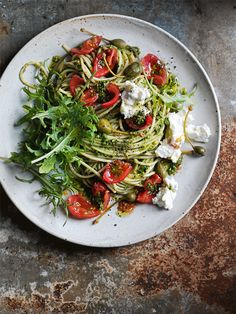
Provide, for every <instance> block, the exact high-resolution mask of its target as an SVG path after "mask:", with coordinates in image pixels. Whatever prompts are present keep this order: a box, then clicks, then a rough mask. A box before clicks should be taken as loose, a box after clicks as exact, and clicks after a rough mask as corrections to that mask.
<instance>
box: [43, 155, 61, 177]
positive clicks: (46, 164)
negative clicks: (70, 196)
mask: <svg viewBox="0 0 236 314" xmlns="http://www.w3.org/2000/svg"><path fill="white" fill-rule="evenodd" d="M56 160H57V158H56V155H52V156H50V157H49V158H47V159H44V161H43V163H42V165H41V166H40V167H39V173H49V172H50V171H51V170H53V168H54V167H55V163H56Z"/></svg>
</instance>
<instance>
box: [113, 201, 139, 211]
mask: <svg viewBox="0 0 236 314" xmlns="http://www.w3.org/2000/svg"><path fill="white" fill-rule="evenodd" d="M134 208H135V204H134V203H130V202H127V201H120V202H119V204H118V208H117V209H118V211H119V212H123V213H127V214H130V213H132V211H133V210H134Z"/></svg>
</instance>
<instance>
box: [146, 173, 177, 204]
mask: <svg viewBox="0 0 236 314" xmlns="http://www.w3.org/2000/svg"><path fill="white" fill-rule="evenodd" d="M164 183H165V186H162V187H161V188H160V189H159V191H158V193H157V194H156V196H155V197H154V198H153V199H152V202H153V204H155V205H157V206H159V207H163V208H166V209H172V208H173V202H174V199H175V197H176V194H177V190H178V183H177V182H176V181H175V179H174V178H173V177H167V178H165V179H164Z"/></svg>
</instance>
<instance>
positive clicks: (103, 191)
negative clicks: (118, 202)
mask: <svg viewBox="0 0 236 314" xmlns="http://www.w3.org/2000/svg"><path fill="white" fill-rule="evenodd" d="M92 194H93V196H95V197H98V198H100V199H103V210H105V209H106V208H107V207H108V205H109V202H110V199H111V194H110V191H109V190H108V189H107V187H106V186H105V184H103V183H102V182H95V183H94V184H93V186H92Z"/></svg>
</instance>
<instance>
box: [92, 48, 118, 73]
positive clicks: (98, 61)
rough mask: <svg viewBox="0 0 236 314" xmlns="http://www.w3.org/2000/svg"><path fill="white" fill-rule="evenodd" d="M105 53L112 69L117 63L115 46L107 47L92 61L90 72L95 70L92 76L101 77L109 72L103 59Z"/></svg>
mask: <svg viewBox="0 0 236 314" xmlns="http://www.w3.org/2000/svg"><path fill="white" fill-rule="evenodd" d="M104 53H105V55H106V61H107V63H108V65H109V67H110V69H111V70H112V69H113V68H114V66H115V65H116V63H117V49H116V48H109V49H106V50H104V52H102V53H99V54H98V55H97V56H96V58H95V60H94V63H93V69H92V72H95V74H94V77H101V76H105V75H107V74H108V73H109V70H108V68H107V67H106V65H105V62H104V60H103V55H104Z"/></svg>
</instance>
